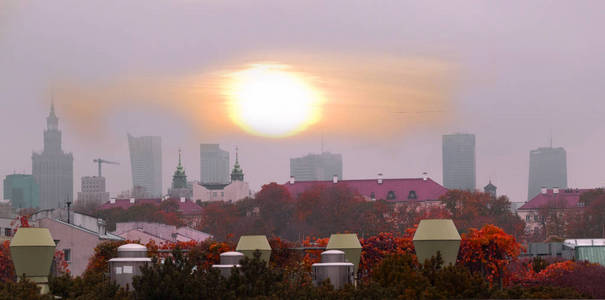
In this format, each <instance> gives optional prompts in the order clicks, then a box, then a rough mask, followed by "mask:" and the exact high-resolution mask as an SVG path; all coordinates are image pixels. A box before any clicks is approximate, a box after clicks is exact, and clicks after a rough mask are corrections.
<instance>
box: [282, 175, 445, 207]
mask: <svg viewBox="0 0 605 300" xmlns="http://www.w3.org/2000/svg"><path fill="white" fill-rule="evenodd" d="M332 184H338V185H346V186H348V187H349V188H352V189H354V190H355V191H357V192H358V193H359V194H361V195H363V196H366V197H368V198H371V194H372V193H374V198H375V199H379V200H380V199H383V200H387V195H388V193H389V191H393V192H394V193H395V197H396V198H395V199H394V200H389V201H392V202H402V201H403V202H405V201H409V200H408V196H409V195H410V191H414V192H415V193H416V199H415V201H418V202H423V201H430V200H438V199H439V197H441V196H442V195H444V194H445V193H446V192H447V189H446V188H444V187H443V186H442V185H440V184H439V183H437V182H435V181H433V180H432V179H430V178H427V179H426V180H424V179H423V178H397V179H382V183H381V184H379V183H378V179H354V180H340V181H338V183H333V182H332V181H298V182H294V183H293V184H291V183H289V182H287V183H285V184H284V187H285V188H287V189H288V191H289V192H290V194H291V195H292V197H297V196H298V195H299V194H300V193H302V192H304V191H305V190H307V189H309V188H311V187H313V186H315V185H332Z"/></svg>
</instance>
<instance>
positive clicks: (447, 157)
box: [442, 134, 476, 191]
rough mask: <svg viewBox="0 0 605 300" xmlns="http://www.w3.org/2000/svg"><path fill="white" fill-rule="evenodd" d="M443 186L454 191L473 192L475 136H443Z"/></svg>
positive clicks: (474, 179) (474, 182) (474, 181)
mask: <svg viewBox="0 0 605 300" xmlns="http://www.w3.org/2000/svg"><path fill="white" fill-rule="evenodd" d="M442 146H443V186H445V188H447V189H455V190H469V191H472V190H475V186H476V177H475V135H474V134H447V135H444V136H443V145H442Z"/></svg>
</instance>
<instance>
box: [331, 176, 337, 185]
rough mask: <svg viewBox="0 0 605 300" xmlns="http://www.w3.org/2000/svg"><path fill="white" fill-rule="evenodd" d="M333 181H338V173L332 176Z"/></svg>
mask: <svg viewBox="0 0 605 300" xmlns="http://www.w3.org/2000/svg"><path fill="white" fill-rule="evenodd" d="M332 183H338V175H334V176H332Z"/></svg>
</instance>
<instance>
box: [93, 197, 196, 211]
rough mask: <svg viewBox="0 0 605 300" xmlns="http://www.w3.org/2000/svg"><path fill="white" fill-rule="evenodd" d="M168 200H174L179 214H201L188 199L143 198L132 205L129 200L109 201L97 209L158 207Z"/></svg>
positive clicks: (135, 200)
mask: <svg viewBox="0 0 605 300" xmlns="http://www.w3.org/2000/svg"><path fill="white" fill-rule="evenodd" d="M169 200H174V201H176V202H177V203H178V205H179V212H181V213H182V214H183V215H198V214H200V213H201V212H202V208H201V207H200V206H199V205H197V204H195V203H194V202H193V201H191V200H190V199H185V200H182V199H178V198H168V199H165V200H163V199H161V198H145V199H134V203H132V202H131V199H111V200H110V201H108V202H105V203H104V204H103V205H101V206H100V207H99V209H103V210H105V209H112V208H121V209H128V208H130V207H131V206H135V205H143V204H152V205H160V203H162V201H169Z"/></svg>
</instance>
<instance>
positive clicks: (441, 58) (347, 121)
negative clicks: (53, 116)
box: [0, 0, 605, 201]
mask: <svg viewBox="0 0 605 300" xmlns="http://www.w3.org/2000/svg"><path fill="white" fill-rule="evenodd" d="M603 28H605V2H603V1H454V2H451V1H435V2H431V1H413V2H412V1H401V0H398V1H350V0H346V1H308V0H305V1H194V0H187V1H185V0H184V1H149V0H145V1H78V0H74V1H61V0H58V1H21V0H19V1H17V0H8V1H2V2H0V101H1V103H2V109H1V110H0V136H1V137H2V140H3V141H4V142H3V144H2V148H1V151H2V152H1V155H0V174H2V175H6V174H10V173H13V172H14V171H16V172H25V173H31V152H32V151H39V150H41V149H42V141H43V140H42V133H43V130H44V127H45V117H46V116H47V114H48V108H49V102H50V95H51V90H53V91H54V93H55V102H56V103H57V114H58V116H59V118H60V127H61V129H62V131H63V148H64V149H65V150H67V151H70V152H73V154H74V166H75V182H74V185H75V187H74V188H75V190H76V191H78V190H79V189H80V181H79V178H80V177H81V176H86V175H94V174H95V172H96V167H95V165H94V164H93V163H92V159H93V158H96V157H99V156H100V157H102V158H106V159H109V160H116V161H119V162H121V165H119V166H107V167H106V168H105V169H104V171H105V174H106V176H107V177H108V187H109V190H110V192H112V194H115V193H117V192H119V191H122V190H126V189H129V188H130V186H131V177H130V164H129V157H128V146H127V139H126V134H127V133H128V132H130V133H131V134H133V135H160V136H162V139H163V141H162V142H163V149H162V150H163V153H164V156H163V168H164V174H163V176H164V188H165V189H166V188H167V187H168V185H169V182H170V177H171V175H172V173H173V172H174V168H175V166H176V157H177V149H178V148H182V149H183V156H184V157H183V159H184V164H185V168H186V172H187V175H188V176H189V179H195V180H197V179H199V143H201V142H203V143H211V142H218V143H221V144H222V145H223V146H224V148H226V149H228V150H230V151H232V153H233V151H234V149H235V146H236V145H238V146H239V148H240V163H241V165H242V167H243V169H244V172H245V175H246V179H247V181H249V182H250V183H251V184H252V186H253V188H254V189H255V190H258V188H259V187H260V186H261V185H262V184H264V183H268V182H271V181H277V182H285V181H286V180H287V179H288V177H289V158H290V157H293V156H300V155H304V154H306V153H309V152H318V151H319V150H320V140H321V135H322V132H323V135H324V136H325V148H326V149H327V150H329V151H332V152H339V153H342V154H343V159H344V177H345V178H348V179H351V178H373V177H374V176H376V174H377V173H379V172H381V173H384V174H385V177H419V176H420V174H421V173H422V172H424V171H426V172H428V173H429V176H430V177H432V178H434V179H435V180H437V181H438V182H441V177H442V170H441V135H442V134H444V133H452V132H469V133H474V134H476V137H477V149H476V150H477V186H478V187H483V186H484V185H485V184H487V182H488V180H489V179H490V178H491V179H492V181H493V183H494V184H495V185H497V186H498V188H499V193H504V194H507V195H509V197H510V198H511V200H513V201H523V200H525V199H526V197H527V179H528V178H527V177H528V161H529V150H530V149H534V148H537V147H539V146H545V145H548V140H549V136H550V132H551V131H552V136H553V140H554V145H555V146H563V147H565V149H566V150H567V155H568V182H569V185H570V186H572V187H595V186H603V185H605V184H604V183H605V172H603V171H602V170H605V159H603V158H602V153H603V152H604V151H605V141H604V140H603V138H602V133H603V132H605V122H604V121H603V115H604V113H605V107H603V103H604V102H605V101H604V100H605V99H603V95H604V94H605V55H604V53H605V35H604V34H603V32H602V29H603ZM259 61H271V62H278V63H281V64H286V65H289V66H292V68H293V69H295V70H296V71H300V72H304V73H305V74H307V75H309V76H311V77H313V78H315V80H316V81H317V85H318V86H320V87H321V88H323V89H325V93H326V97H327V102H326V106H325V108H324V114H323V118H322V121H320V122H319V123H318V124H316V126H314V127H312V128H310V129H309V130H308V131H306V132H303V133H302V134H300V135H297V136H293V137H289V138H283V139H272V138H265V137H256V136H250V135H248V134H246V133H245V132H244V131H242V130H240V129H238V128H236V127H234V126H233V125H232V124H231V123H230V122H229V120H228V117H227V116H226V115H225V112H224V109H223V108H222V106H223V105H222V102H221V99H220V92H219V91H218V90H217V85H216V84H215V83H216V81H217V80H218V79H217V78H221V77H220V76H221V74H222V72H224V71H225V70H231V69H237V68H241V67H243V66H245V65H247V64H250V63H255V62H259ZM398 111H399V112H401V111H403V112H407V113H395V112H398ZM232 163H233V162H232Z"/></svg>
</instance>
